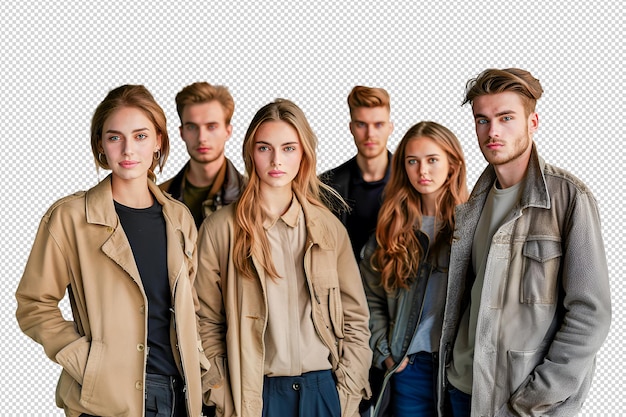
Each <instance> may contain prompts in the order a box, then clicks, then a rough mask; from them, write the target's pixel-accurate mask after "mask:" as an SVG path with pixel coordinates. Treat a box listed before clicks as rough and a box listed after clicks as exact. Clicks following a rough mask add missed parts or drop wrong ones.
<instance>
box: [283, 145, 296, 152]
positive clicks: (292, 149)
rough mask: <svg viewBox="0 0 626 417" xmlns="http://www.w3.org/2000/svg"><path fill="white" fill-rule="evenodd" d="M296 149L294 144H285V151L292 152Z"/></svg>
mask: <svg viewBox="0 0 626 417" xmlns="http://www.w3.org/2000/svg"><path fill="white" fill-rule="evenodd" d="M295 150H296V147H295V146H285V152H293V151H295Z"/></svg>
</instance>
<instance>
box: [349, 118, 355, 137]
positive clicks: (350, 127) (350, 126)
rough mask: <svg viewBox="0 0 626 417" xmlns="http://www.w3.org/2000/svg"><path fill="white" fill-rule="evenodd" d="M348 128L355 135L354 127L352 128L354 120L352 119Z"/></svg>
mask: <svg viewBox="0 0 626 417" xmlns="http://www.w3.org/2000/svg"><path fill="white" fill-rule="evenodd" d="M348 128H349V129H350V133H351V134H352V136H354V129H353V128H352V120H350V123H349V124H348Z"/></svg>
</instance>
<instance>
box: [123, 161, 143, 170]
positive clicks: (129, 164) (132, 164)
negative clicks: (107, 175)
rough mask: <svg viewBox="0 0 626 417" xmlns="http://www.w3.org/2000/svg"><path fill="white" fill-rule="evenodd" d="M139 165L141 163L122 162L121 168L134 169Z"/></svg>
mask: <svg viewBox="0 0 626 417" xmlns="http://www.w3.org/2000/svg"><path fill="white" fill-rule="evenodd" d="M137 164H139V162H137V161H122V162H120V166H121V167H122V168H133V167H135V166H137Z"/></svg>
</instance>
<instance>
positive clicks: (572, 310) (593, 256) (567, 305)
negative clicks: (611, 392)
mask: <svg viewBox="0 0 626 417" xmlns="http://www.w3.org/2000/svg"><path fill="white" fill-rule="evenodd" d="M562 247H563V254H562V261H561V286H562V288H561V290H562V293H563V295H562V297H560V299H559V301H560V302H561V303H562V306H561V308H562V310H563V311H564V317H563V318H562V320H561V321H560V328H559V330H558V331H557V333H556V334H555V336H554V338H553V341H552V344H551V346H550V348H549V350H548V353H547V355H546V357H545V360H544V361H543V362H542V363H541V364H539V365H538V366H537V367H536V368H535V369H534V371H533V372H532V373H531V374H530V375H529V377H528V378H527V379H526V380H525V381H524V382H523V383H522V384H521V386H520V387H519V389H517V391H516V392H515V393H513V395H512V396H511V399H510V401H509V404H508V405H505V407H504V408H503V409H502V410H500V412H499V413H498V414H497V415H500V416H507V415H522V416H527V415H536V414H542V413H544V412H546V411H552V412H554V411H555V410H556V409H557V408H558V407H559V406H560V404H561V403H564V402H565V403H567V400H568V399H569V398H575V399H577V401H578V402H579V403H582V401H583V399H584V396H585V395H586V394H587V390H588V389H589V384H590V383H591V375H592V373H593V366H594V359H595V355H596V353H597V351H598V350H599V349H600V347H601V345H602V343H603V342H604V340H605V338H606V336H607V334H608V331H609V326H610V322H611V307H610V305H611V299H610V293H609V278H608V268H607V263H606V256H605V253H604V245H603V241H602V236H601V228H600V219H599V214H598V209H597V206H596V203H595V200H594V199H593V196H592V195H591V194H590V193H588V192H587V193H580V194H579V195H578V196H577V198H576V199H575V200H574V201H573V202H572V205H571V207H570V214H569V216H568V220H567V222H566V223H565V230H564V232H563V242H562ZM566 406H567V405H564V407H566ZM564 412H565V413H566V414H567V411H565V410H564Z"/></svg>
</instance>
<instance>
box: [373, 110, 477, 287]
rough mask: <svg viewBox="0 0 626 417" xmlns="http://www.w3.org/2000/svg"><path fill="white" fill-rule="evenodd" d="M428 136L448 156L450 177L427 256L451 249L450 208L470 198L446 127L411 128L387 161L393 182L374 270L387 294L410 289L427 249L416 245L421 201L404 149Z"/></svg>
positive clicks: (462, 167) (387, 189)
mask: <svg viewBox="0 0 626 417" xmlns="http://www.w3.org/2000/svg"><path fill="white" fill-rule="evenodd" d="M421 137H427V138H429V139H431V140H433V141H434V142H435V143H437V145H439V146H440V147H441V148H442V149H443V150H444V151H445V152H446V155H447V157H448V163H449V165H450V173H449V175H448V179H447V180H446V182H445V183H444V184H443V186H442V187H443V192H442V193H441V194H440V195H439V197H438V199H437V215H436V231H435V234H436V237H435V242H434V243H433V245H432V250H431V257H432V259H435V260H436V259H437V257H436V256H432V255H433V254H437V253H438V252H439V251H440V250H442V248H444V247H446V248H447V246H448V245H449V244H450V242H451V239H452V233H453V231H454V208H455V206H456V205H457V204H461V203H463V202H465V201H466V200H467V198H468V190H467V179H466V176H467V174H466V168H465V158H464V156H463V150H462V149H461V144H460V143H459V140H458V139H457V137H456V136H455V135H454V133H452V132H451V131H450V130H449V129H448V128H446V127H444V126H442V125H440V124H438V123H435V122H430V121H424V122H420V123H418V124H416V125H414V126H412V127H411V128H410V129H409V130H408V131H407V132H406V134H405V135H404V137H403V138H402V140H401V141H400V143H399V144H398V149H397V150H396V152H395V153H394V155H393V159H392V161H391V177H390V179H389V183H388V184H387V186H386V187H385V191H384V194H383V195H384V199H383V203H382V206H381V208H380V211H379V214H378V223H377V226H376V241H377V243H378V245H377V247H376V250H375V252H374V254H373V256H372V260H371V262H372V267H373V268H374V269H375V270H377V271H379V272H380V276H381V284H382V286H383V288H385V290H386V291H388V292H391V291H395V290H396V289H397V288H408V287H409V281H410V279H411V278H412V277H414V276H415V275H416V274H417V271H418V268H419V264H420V260H421V259H422V258H423V257H424V254H425V249H426V248H422V247H421V246H420V243H419V240H418V237H417V234H416V231H417V230H420V228H421V227H422V215H423V214H422V200H421V195H420V193H419V192H418V191H417V190H416V189H415V188H414V187H413V186H412V185H411V183H410V181H409V178H408V176H407V173H406V169H405V166H404V164H405V157H406V147H407V144H408V143H409V142H410V141H412V140H414V139H417V138H421Z"/></svg>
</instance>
